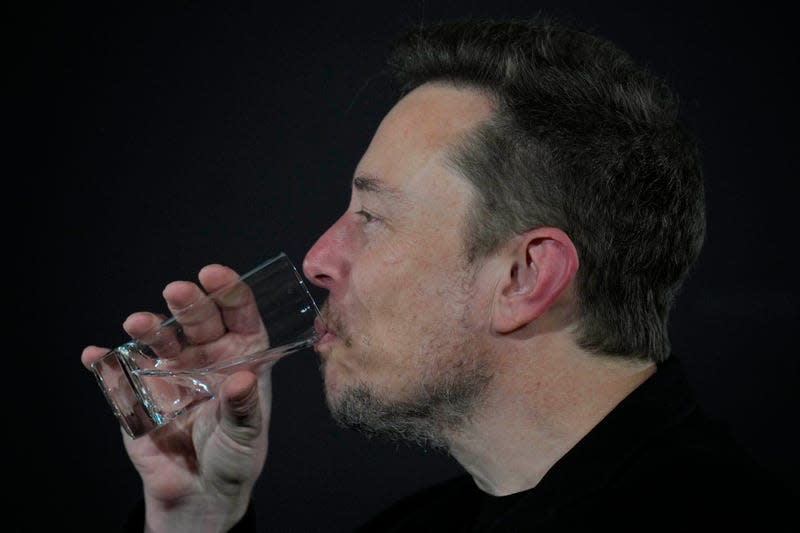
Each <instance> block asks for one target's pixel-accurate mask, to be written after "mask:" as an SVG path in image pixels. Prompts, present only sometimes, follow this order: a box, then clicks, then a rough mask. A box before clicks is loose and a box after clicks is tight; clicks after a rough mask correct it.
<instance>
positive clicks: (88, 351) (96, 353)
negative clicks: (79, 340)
mask: <svg viewBox="0 0 800 533" xmlns="http://www.w3.org/2000/svg"><path fill="white" fill-rule="evenodd" d="M107 353H108V348H103V347H101V346H87V347H86V348H84V349H83V352H81V363H83V366H85V367H86V368H87V369H88V368H89V367H91V365H92V363H94V362H95V361H99V360H100V359H102V358H103V356H104V355H105V354H107Z"/></svg>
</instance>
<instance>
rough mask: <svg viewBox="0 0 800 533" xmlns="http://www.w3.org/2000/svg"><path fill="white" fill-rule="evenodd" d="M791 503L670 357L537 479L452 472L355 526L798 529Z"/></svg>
mask: <svg viewBox="0 0 800 533" xmlns="http://www.w3.org/2000/svg"><path fill="white" fill-rule="evenodd" d="M532 445H535V443H532ZM793 505H794V501H793V500H792V499H790V492H789V488H788V487H787V486H784V485H782V483H781V482H780V481H779V480H778V479H777V478H776V477H774V476H771V475H770V474H769V473H767V472H766V471H765V470H763V469H762V468H761V467H760V466H759V465H758V464H756V463H755V462H754V461H753V460H752V459H751V458H750V457H749V456H748V455H747V454H746V453H745V452H744V451H743V450H742V449H741V448H739V446H738V445H737V443H736V442H735V440H734V439H733V438H732V436H731V435H730V434H729V433H728V431H727V430H726V428H725V427H724V426H722V425H720V424H717V423H715V422H713V421H711V420H710V419H709V418H708V417H706V416H705V415H704V414H703V413H702V412H701V411H700V409H699V407H698V406H697V404H696V403H695V401H694V399H693V398H692V394H691V390H690V387H689V385H688V383H687V381H686V379H685V377H684V374H683V372H682V369H681V367H680V363H679V361H677V360H676V359H675V358H674V357H673V358H672V359H670V360H669V361H668V362H666V363H664V364H661V365H659V367H658V370H657V372H656V373H655V374H653V375H652V376H651V377H650V378H649V379H648V380H647V381H645V382H644V383H643V384H642V385H640V386H639V387H638V388H637V389H636V390H635V391H633V392H632V393H631V394H630V395H629V396H628V397H627V398H625V399H624V400H623V401H622V402H620V403H619V404H618V405H617V406H616V407H615V408H614V409H613V410H612V411H611V412H610V413H609V414H608V415H607V416H606V417H605V418H604V419H603V420H602V421H601V422H600V423H599V424H597V426H595V427H594V428H593V429H592V430H591V431H590V432H589V433H588V434H587V435H586V436H585V437H584V438H583V439H582V440H581V441H580V442H578V444H576V445H575V446H574V447H573V448H572V449H571V450H570V451H569V452H568V453H567V454H566V455H565V456H564V457H562V458H561V459H560V460H559V461H558V462H557V463H556V464H555V465H554V466H553V467H552V468H551V469H550V470H549V471H548V472H547V474H546V475H545V476H544V477H543V478H542V480H541V481H540V482H539V483H538V484H537V485H536V486H535V487H533V488H531V489H529V490H526V491H523V492H519V493H516V494H512V495H509V496H502V497H495V496H491V495H489V494H486V493H484V492H482V491H481V490H479V489H478V488H477V486H476V485H475V483H474V482H473V480H472V478H471V477H469V476H462V477H458V478H456V479H453V480H450V481H448V482H445V483H443V484H440V485H438V486H434V487H432V488H429V489H427V490H424V491H422V492H419V493H417V494H414V495H412V496H410V497H408V498H406V499H404V500H402V501H400V502H399V503H397V504H395V505H394V506H392V507H390V508H389V509H387V510H386V511H385V512H384V513H381V514H380V515H379V516H377V517H375V518H374V519H373V520H371V521H369V522H368V523H367V524H365V525H364V526H363V528H361V529H360V530H359V533H375V532H381V533H389V532H411V531H414V532H420V531H436V532H440V533H444V532H459V533H467V532H470V533H472V532H514V531H536V532H551V531H560V532H563V531H592V530H599V531H709V532H715V531H726V530H729V529H730V530H732V531H759V532H760V531H764V532H769V531H798V527H797V523H798V522H797V520H796V519H795V517H794V516H791V515H790V513H789V510H790V509H791V507H790V506H793Z"/></svg>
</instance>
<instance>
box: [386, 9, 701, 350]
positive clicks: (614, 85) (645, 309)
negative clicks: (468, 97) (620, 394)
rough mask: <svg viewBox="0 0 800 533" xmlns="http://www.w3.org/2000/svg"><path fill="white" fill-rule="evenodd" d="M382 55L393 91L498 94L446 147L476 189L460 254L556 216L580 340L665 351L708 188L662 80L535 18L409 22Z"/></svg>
mask: <svg viewBox="0 0 800 533" xmlns="http://www.w3.org/2000/svg"><path fill="white" fill-rule="evenodd" d="M389 66H390V67H391V68H392V71H393V73H394V76H395V79H396V80H397V81H398V83H399V84H400V87H401V94H405V93H407V92H410V91H411V90H413V89H414V88H416V87H418V86H419V85H422V84H424V83H427V82H444V83H451V84H455V85H456V86H467V87H472V88H477V89H479V90H482V91H485V92H486V94H487V95H488V96H489V97H490V98H492V100H493V101H494V102H495V104H496V108H497V110H496V112H495V113H494V114H493V116H492V117H491V118H490V119H489V120H487V121H485V122H484V123H482V124H480V125H479V126H478V127H477V128H476V129H475V130H474V131H473V132H472V134H471V135H469V136H468V139H467V140H466V141H465V142H462V143H460V144H459V146H458V147H457V148H456V149H455V150H454V153H453V155H452V162H453V164H454V167H455V168H457V169H458V171H459V172H460V173H461V174H462V175H463V176H464V177H465V178H466V179H467V180H468V181H469V182H471V183H472V185H473V187H474V188H475V190H476V200H475V202H476V205H475V206H474V209H473V210H472V214H471V215H470V217H471V218H470V220H469V221H468V224H467V227H468V230H467V235H466V236H465V246H466V251H467V255H468V257H469V259H470V261H474V260H475V259H476V258H479V257H483V256H485V255H487V254H489V253H491V252H492V251H494V250H496V249H497V248H498V247H500V246H501V245H502V244H503V243H505V242H507V240H508V239H509V238H511V237H513V236H514V235H517V234H521V233H524V232H525V231H528V230H530V229H533V228H537V227H546V226H551V227H558V228H560V229H562V230H564V231H565V232H566V233H567V234H568V235H569V236H570V238H571V239H572V241H573V243H574V244H575V247H576V249H577V251H578V255H579V261H580V267H579V269H578V273H577V275H576V276H577V278H576V283H577V293H578V308H577V313H578V318H579V320H578V321H577V324H578V326H577V327H578V330H577V331H578V334H577V338H578V343H579V345H580V346H582V347H583V348H585V349H588V350H590V351H592V352H594V353H600V354H607V355H617V356H626V357H632V358H649V359H651V360H653V361H663V360H665V359H666V358H667V357H669V354H670V341H669V336H668V333H667V320H668V315H669V311H670V309H671V307H672V305H673V302H674V299H675V296H676V294H677V292H678V291H679V289H680V286H681V285H682V283H683V282H684V280H685V278H686V275H687V273H688V271H689V269H690V268H691V266H692V265H693V264H694V263H695V261H696V260H697V257H698V256H699V254H700V250H701V248H702V245H703V239H704V234H705V202H704V192H703V176H702V167H701V163H700V157H699V153H698V148H697V142H696V140H695V139H694V136H693V135H692V134H691V133H690V131H689V130H688V128H687V127H686V126H685V124H684V122H683V121H682V120H681V119H680V118H679V105H678V99H677V97H676V96H675V94H674V92H673V91H672V90H671V89H670V87H669V86H668V84H667V83H666V82H665V81H664V80H663V79H660V78H658V77H656V76H654V75H653V74H651V73H650V72H649V71H648V70H647V69H646V68H644V67H643V66H641V65H639V64H637V63H636V62H635V61H634V60H633V59H632V57H631V56H630V55H629V54H628V53H626V52H625V51H623V50H621V49H620V48H619V47H617V46H616V45H615V44H613V43H612V42H610V41H608V40H606V39H604V38H601V37H599V36H597V35H595V34H593V33H590V32H587V31H582V30H578V29H575V28H569V27H564V26H561V25H559V24H557V23H554V22H552V21H547V20H544V19H536V20H530V21H492V20H483V21H471V20H460V21H450V22H444V23H440V24H437V25H433V26H429V27H418V28H414V29H412V30H410V31H409V32H408V33H406V34H404V35H403V36H402V37H401V38H399V39H398V40H397V42H396V44H395V46H394V48H393V52H392V54H391V55H390V59H389Z"/></svg>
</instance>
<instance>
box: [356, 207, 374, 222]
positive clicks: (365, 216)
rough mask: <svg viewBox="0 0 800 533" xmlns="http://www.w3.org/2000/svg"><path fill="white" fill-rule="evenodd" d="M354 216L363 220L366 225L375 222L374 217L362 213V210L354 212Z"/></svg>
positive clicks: (365, 212)
mask: <svg viewBox="0 0 800 533" xmlns="http://www.w3.org/2000/svg"><path fill="white" fill-rule="evenodd" d="M356 215H358V216H360V217H362V218H363V219H364V222H366V223H369V222H373V221H375V220H377V219H376V218H375V217H374V216H372V213H370V212H368V211H364V210H363V209H361V210H360V211H356Z"/></svg>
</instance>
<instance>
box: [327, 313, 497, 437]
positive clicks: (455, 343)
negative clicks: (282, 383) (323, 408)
mask: <svg viewBox="0 0 800 533" xmlns="http://www.w3.org/2000/svg"><path fill="white" fill-rule="evenodd" d="M459 322H460V326H461V327H460V328H459V329H457V330H456V331H455V332H453V331H450V332H445V333H444V334H448V335H449V336H453V335H456V336H457V335H459V334H461V336H460V337H459V338H458V339H455V340H454V339H452V338H451V339H450V340H449V341H448V340H447V339H442V338H434V339H429V340H428V341H427V342H426V343H425V351H424V355H423V356H422V357H421V358H420V360H421V361H428V362H430V364H429V365H427V368H424V369H421V370H420V371H419V372H418V374H417V375H418V376H419V380H418V382H417V383H416V384H415V386H414V390H413V391H412V392H411V393H410V394H409V395H407V396H406V397H405V398H403V399H402V400H389V399H386V398H384V397H383V396H382V395H381V394H379V393H378V392H377V391H375V390H374V388H373V387H371V386H370V385H369V384H368V383H365V382H359V383H355V384H353V385H350V386H349V387H347V388H346V389H344V390H342V391H339V392H338V393H337V394H336V395H335V396H333V397H332V395H331V394H328V395H326V401H327V404H328V408H329V410H330V412H331V415H332V416H333V418H334V420H335V421H336V422H337V423H338V424H339V425H341V426H343V427H345V428H349V429H353V430H356V431H358V432H360V433H362V434H363V435H365V436H367V437H369V438H377V439H383V440H389V441H404V442H411V443H415V444H418V445H420V446H422V447H424V448H427V449H429V450H435V451H441V452H447V451H448V450H449V448H450V442H451V440H452V438H453V437H454V436H457V435H458V434H459V433H460V432H461V431H462V430H463V429H464V428H466V427H467V426H468V424H469V423H470V421H471V420H472V418H473V415H474V414H475V413H476V411H477V410H478V409H479V407H480V406H481V404H482V400H483V398H484V397H485V395H486V390H487V388H488V385H489V383H490V382H491V378H492V369H491V365H490V363H489V361H490V359H489V357H488V356H487V354H486V353H485V351H484V350H482V349H481V347H480V343H479V342H476V340H475V339H473V338H471V337H470V336H469V335H467V334H466V332H467V331H468V330H469V328H467V327H466V319H464V318H462V319H461V320H460V321H459ZM441 334H442V333H440V335H441ZM345 341H346V343H349V344H350V345H352V341H351V340H349V339H348V338H347V337H345ZM364 357H365V358H369V354H365V355H364ZM323 370H324V363H323Z"/></svg>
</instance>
